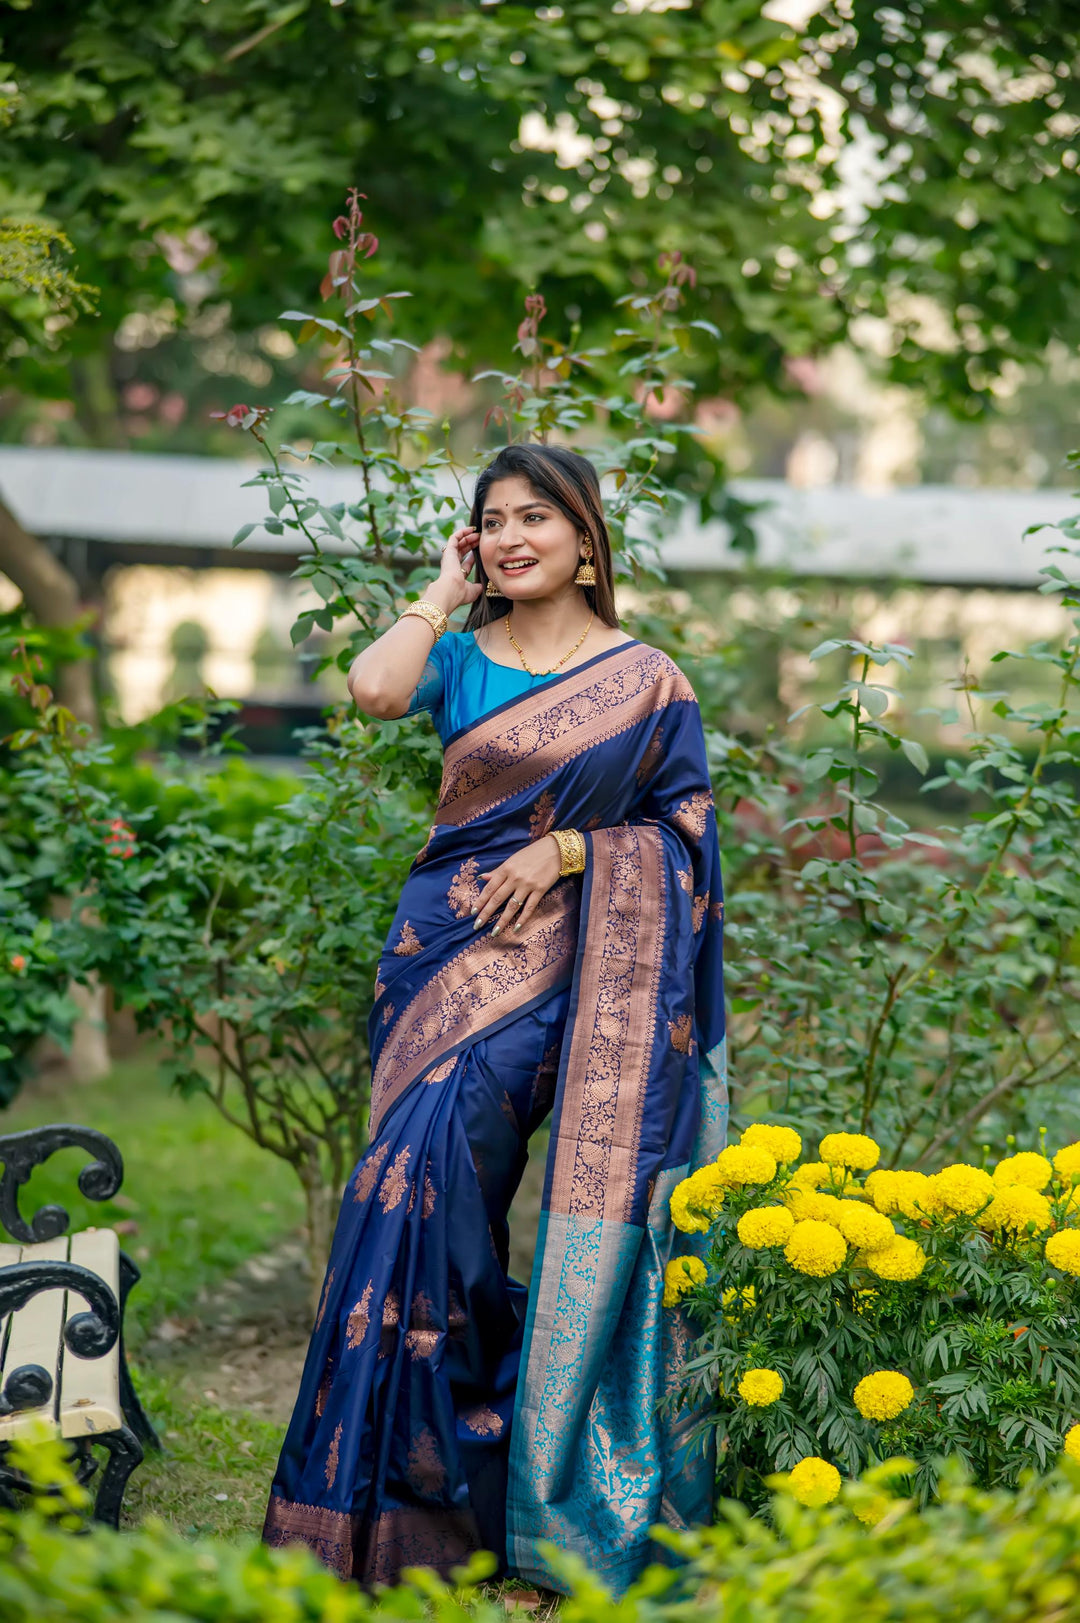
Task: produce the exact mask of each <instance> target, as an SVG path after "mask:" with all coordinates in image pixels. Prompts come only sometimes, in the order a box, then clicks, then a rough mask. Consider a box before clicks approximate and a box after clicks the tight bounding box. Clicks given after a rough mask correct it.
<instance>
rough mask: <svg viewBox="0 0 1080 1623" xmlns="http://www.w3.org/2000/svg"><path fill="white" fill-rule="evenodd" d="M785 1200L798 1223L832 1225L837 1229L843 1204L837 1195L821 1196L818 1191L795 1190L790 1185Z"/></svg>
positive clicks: (785, 1192)
mask: <svg viewBox="0 0 1080 1623" xmlns="http://www.w3.org/2000/svg"><path fill="white" fill-rule="evenodd" d="M783 1198H784V1205H785V1206H786V1207H787V1208H788V1210H789V1211H790V1212H791V1214H792V1216H793V1217H794V1218H795V1220H796V1222H799V1223H803V1222H807V1221H812V1222H815V1223H831V1224H832V1225H833V1227H834V1228H835V1227H836V1225H837V1223H838V1222H839V1220H840V1207H841V1205H842V1202H841V1201H839V1200H837V1198H836V1196H835V1195H825V1194H821V1193H820V1192H819V1191H818V1190H817V1189H793V1188H792V1187H791V1185H790V1184H789V1185H788V1187H787V1189H785V1191H784V1197H783Z"/></svg>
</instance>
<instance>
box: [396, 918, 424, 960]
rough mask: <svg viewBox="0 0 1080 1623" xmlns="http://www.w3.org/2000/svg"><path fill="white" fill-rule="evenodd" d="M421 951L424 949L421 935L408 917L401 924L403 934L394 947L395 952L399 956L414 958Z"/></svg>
mask: <svg viewBox="0 0 1080 1623" xmlns="http://www.w3.org/2000/svg"><path fill="white" fill-rule="evenodd" d="M420 951H422V948H421V945H420V937H419V936H418V935H417V933H416V931H415V930H414V929H413V927H412V925H411V924H410V923H409V921H408V919H406V920H405V923H404V924H403V925H402V926H401V935H400V936H399V938H398V944H397V946H396V947H395V948H394V952H395V954H396V956H397V957H398V958H413V957H415V955H416V954H417V953H418V952H420Z"/></svg>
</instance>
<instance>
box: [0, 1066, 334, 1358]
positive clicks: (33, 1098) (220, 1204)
mask: <svg viewBox="0 0 1080 1623" xmlns="http://www.w3.org/2000/svg"><path fill="white" fill-rule="evenodd" d="M62 1121H69V1122H76V1123H78V1124H79V1125H80V1126H83V1127H96V1128H98V1129H99V1130H100V1131H101V1132H103V1133H107V1134H108V1136H109V1137H110V1138H112V1139H114V1140H115V1142H116V1144H117V1145H118V1146H119V1149H120V1153H121V1154H122V1155H123V1157H124V1183H123V1188H122V1190H121V1193H120V1195H119V1196H118V1197H117V1199H115V1200H110V1201H101V1202H96V1201H88V1200H84V1199H83V1197H82V1195H80V1193H79V1190H78V1186H77V1183H76V1179H77V1177H78V1174H79V1171H80V1169H81V1168H82V1167H83V1166H85V1165H86V1161H87V1157H86V1154H85V1152H84V1151H82V1150H64V1151H62V1152H61V1153H59V1154H57V1155H54V1156H53V1157H52V1159H51V1160H50V1161H49V1162H48V1163H47V1165H46V1166H44V1167H39V1168H38V1169H37V1171H36V1172H35V1173H34V1174H33V1176H32V1178H31V1180H30V1182H29V1184H27V1186H26V1188H25V1189H24V1190H23V1191H22V1194H21V1197H20V1208H21V1210H22V1211H23V1213H24V1214H26V1215H29V1214H32V1213H33V1212H34V1211H36V1210H37V1207H38V1206H39V1205H41V1204H42V1203H43V1202H46V1201H49V1202H53V1201H55V1202H58V1203H59V1204H60V1205H61V1206H65V1207H66V1208H67V1210H68V1211H69V1212H70V1213H71V1225H72V1228H73V1229H79V1228H84V1227H86V1226H88V1225H97V1226H98V1227H104V1226H106V1225H108V1226H110V1227H118V1228H119V1231H120V1236H121V1244H122V1245H123V1248H124V1250H126V1251H127V1252H128V1253H129V1254H130V1255H131V1256H132V1257H134V1259H135V1261H136V1262H137V1263H138V1265H139V1267H140V1269H141V1270H142V1276H143V1277H142V1280H141V1282H140V1283H139V1284H138V1285H137V1286H136V1287H135V1289H134V1290H133V1291H132V1294H131V1302H130V1304H129V1308H128V1317H127V1332H128V1345H129V1348H130V1350H131V1351H132V1352H138V1351H139V1350H140V1349H141V1347H142V1345H143V1343H144V1342H145V1340H146V1337H147V1333H148V1332H149V1330H150V1329H151V1328H152V1326H153V1325H155V1324H157V1323H159V1322H160V1321H161V1320H162V1319H165V1318H171V1317H174V1316H180V1317H182V1316H183V1315H185V1314H190V1313H191V1312H192V1311H193V1309H194V1308H195V1306H196V1304H197V1302H198V1299H199V1295H200V1291H203V1293H204V1294H205V1293H212V1292H213V1290H214V1288H215V1286H216V1285H218V1284H219V1283H220V1282H221V1281H223V1280H224V1279H225V1278H227V1277H228V1276H229V1275H230V1274H232V1273H233V1272H234V1270H235V1269H236V1268H238V1267H239V1266H240V1264H241V1263H243V1262H245V1261H246V1260H247V1259H248V1258H249V1257H253V1256H256V1255H258V1254H259V1253H260V1252H262V1251H264V1250H266V1249H267V1248H269V1247H272V1246H273V1245H275V1244H276V1243H277V1242H279V1241H280V1240H281V1239H282V1238H283V1237H284V1236H286V1235H288V1234H291V1233H293V1232H295V1230H296V1229H297V1228H298V1227H299V1224H300V1222H301V1220H302V1217H303V1202H302V1199H301V1195H300V1189H299V1185H298V1184H297V1182H296V1178H295V1176H294V1174H293V1172H292V1169H291V1168H290V1167H288V1166H286V1165H285V1163H284V1161H280V1160H278V1159H277V1157H276V1156H273V1155H268V1154H267V1153H266V1151H265V1150H261V1149H259V1148H258V1146H257V1145H255V1144H252V1143H251V1141H250V1140H249V1139H247V1138H245V1137H244V1135H243V1134H242V1133H240V1132H238V1131H237V1129H236V1128H235V1127H230V1126H229V1124H228V1123H227V1122H225V1121H223V1120H222V1118H221V1117H220V1116H219V1115H218V1113H217V1111H216V1110H215V1109H214V1108H213V1106H212V1105H211V1104H210V1103H209V1102H208V1101H207V1100H206V1099H201V1098H193V1099H182V1098H180V1096H179V1095H178V1094H176V1093H172V1092H170V1091H169V1090H168V1088H166V1086H165V1085H164V1083H163V1082H162V1081H161V1078H160V1076H159V1074H158V1071H157V1067H156V1064H155V1062H154V1057H153V1054H152V1052H150V1051H144V1052H143V1053H142V1054H141V1055H140V1056H139V1057H137V1058H135V1059H131V1060H126V1061H123V1062H122V1063H120V1064H118V1065H117V1066H116V1068H115V1070H113V1071H112V1072H111V1073H110V1075H109V1076H107V1077H106V1078H105V1079H104V1080H103V1081H101V1082H93V1083H80V1084H75V1083H68V1084H66V1085H64V1086H59V1085H55V1084H52V1083H49V1084H47V1085H45V1086H42V1087H40V1088H30V1089H26V1090H24V1092H23V1093H22V1094H21V1095H20V1096H19V1097H18V1098H17V1099H16V1100H15V1101H14V1103H13V1104H12V1106H11V1107H10V1109H9V1110H7V1111H5V1112H4V1113H3V1114H0V1131H3V1132H14V1131H17V1130H18V1129H21V1128H26V1127H38V1126H42V1125H44V1124H45V1123H47V1122H62Z"/></svg>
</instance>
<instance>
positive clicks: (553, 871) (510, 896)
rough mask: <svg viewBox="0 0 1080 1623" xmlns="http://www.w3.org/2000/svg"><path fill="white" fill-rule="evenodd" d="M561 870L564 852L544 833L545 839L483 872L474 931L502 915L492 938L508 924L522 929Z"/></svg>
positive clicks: (525, 847)
mask: <svg viewBox="0 0 1080 1623" xmlns="http://www.w3.org/2000/svg"><path fill="white" fill-rule="evenodd" d="M561 868H562V853H561V852H560V850H559V847H558V845H557V844H556V842H555V841H554V840H553V839H552V838H551V836H550V835H548V834H545V835H544V837H543V839H542V840H536V841H535V842H534V843H533V844H532V845H523V846H522V848H521V850H520V851H515V852H514V854H513V856H512V857H507V859H506V861H505V862H501V863H500V864H499V866H498V867H497V868H492V869H491V870H490V872H488V873H482V874H481V875H480V877H481V879H486V880H487V884H486V885H485V886H484V888H483V890H482V891H481V892H480V896H479V899H478V900H477V904H476V923H475V924H474V925H473V929H474V930H479V929H480V927H481V925H483V924H486V923H487V921H488V919H490V918H491V917H492V916H493V915H494V914H495V913H499V917H498V920H497V921H496V923H495V927H494V929H493V930H492V932H491V933H492V935H498V933H499V931H500V930H502V929H503V928H504V927H505V926H506V925H512V926H513V928H514V931H515V932H516V931H518V930H520V929H521V926H522V925H523V924H524V923H525V922H526V920H527V919H530V918H531V917H532V915H533V914H534V913H535V912H536V909H537V907H538V906H539V905H540V902H541V900H542V898H543V897H544V896H546V895H547V893H548V891H549V890H550V889H551V887H552V885H554V884H555V882H556V880H557V879H558V877H559V873H560V870H561ZM500 908H501V909H502V911H501V913H500V912H499V909H500Z"/></svg>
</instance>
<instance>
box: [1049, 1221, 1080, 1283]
mask: <svg viewBox="0 0 1080 1623" xmlns="http://www.w3.org/2000/svg"><path fill="white" fill-rule="evenodd" d="M1046 1260H1047V1262H1048V1263H1050V1265H1051V1266H1052V1267H1054V1268H1060V1269H1061V1272H1062V1273H1063V1274H1080V1233H1077V1231H1076V1229H1059V1230H1058V1232H1057V1233H1056V1234H1051V1236H1050V1238H1049V1239H1048V1240H1047V1242H1046Z"/></svg>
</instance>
